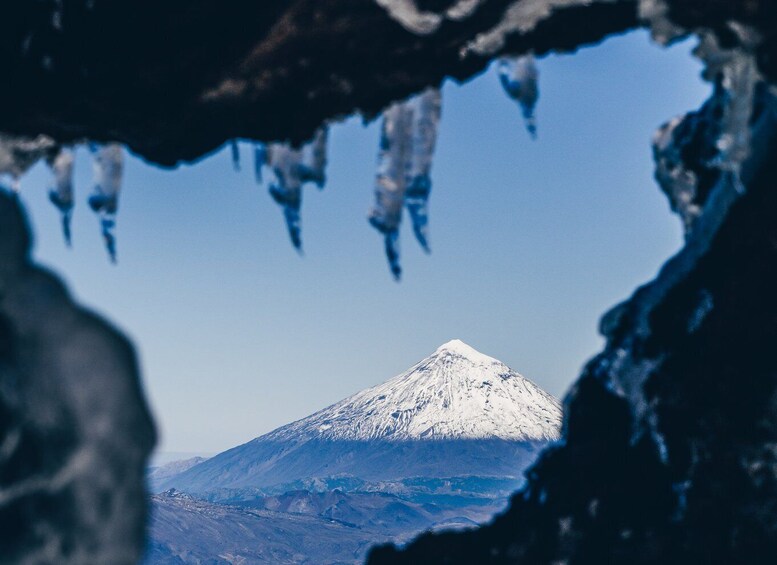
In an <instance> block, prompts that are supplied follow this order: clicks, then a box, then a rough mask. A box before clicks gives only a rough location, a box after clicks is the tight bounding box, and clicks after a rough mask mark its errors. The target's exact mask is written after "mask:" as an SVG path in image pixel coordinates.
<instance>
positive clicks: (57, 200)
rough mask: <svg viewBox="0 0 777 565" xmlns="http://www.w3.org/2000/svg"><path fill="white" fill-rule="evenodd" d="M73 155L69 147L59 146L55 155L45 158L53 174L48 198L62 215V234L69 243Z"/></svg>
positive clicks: (72, 203)
mask: <svg viewBox="0 0 777 565" xmlns="http://www.w3.org/2000/svg"><path fill="white" fill-rule="evenodd" d="M74 161H75V155H74V153H73V151H72V150H71V149H68V148H65V147H60V148H59V151H58V152H57V153H56V154H55V155H51V156H49V157H48V158H47V159H46V163H47V164H48V166H49V168H50V169H51V172H52V176H53V181H54V182H53V187H52V188H51V189H50V190H49V200H51V203H52V204H54V206H56V207H57V209H58V210H59V212H60V214H61V216H62V235H63V236H64V238H65V242H66V243H67V244H68V245H70V244H71V235H70V219H71V216H72V214H73V206H74V205H75V201H74V195H73V164H74Z"/></svg>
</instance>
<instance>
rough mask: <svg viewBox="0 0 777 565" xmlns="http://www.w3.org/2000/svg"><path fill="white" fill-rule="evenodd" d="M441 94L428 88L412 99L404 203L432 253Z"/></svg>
mask: <svg viewBox="0 0 777 565" xmlns="http://www.w3.org/2000/svg"><path fill="white" fill-rule="evenodd" d="M441 102H442V99H441V96H440V91H439V90H437V89H433V88H430V89H427V90H426V91H424V92H423V93H422V94H420V95H419V96H416V97H415V98H413V99H412V100H411V101H410V104H411V107H412V110H413V123H412V152H411V155H410V171H409V174H410V178H409V181H408V182H409V184H408V186H407V189H406V190H405V206H406V207H407V211H408V212H409V214H410V219H411V220H412V223H413V232H414V233H415V236H416V239H417V240H418V243H420V244H421V247H422V248H423V249H424V251H426V252H427V253H429V233H428V231H429V230H428V226H429V209H428V202H429V192H430V191H431V189H432V179H431V170H432V157H433V156H434V146H435V144H436V142H437V127H438V125H439V123H440V113H441Z"/></svg>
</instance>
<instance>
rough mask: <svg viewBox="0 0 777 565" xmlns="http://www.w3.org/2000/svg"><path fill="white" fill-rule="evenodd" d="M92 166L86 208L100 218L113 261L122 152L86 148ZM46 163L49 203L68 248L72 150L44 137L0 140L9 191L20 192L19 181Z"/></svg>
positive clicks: (0, 166) (115, 147)
mask: <svg viewBox="0 0 777 565" xmlns="http://www.w3.org/2000/svg"><path fill="white" fill-rule="evenodd" d="M88 147H89V150H90V151H91V153H92V159H93V165H94V173H93V176H94V187H93V190H92V194H91V195H90V196H89V198H88V203H89V206H90V207H91V208H92V210H94V212H95V213H96V214H97V215H98V216H99V218H100V230H101V232H102V236H103V240H104V241H105V247H106V249H107V251H108V256H109V257H110V259H111V261H112V262H115V261H116V236H115V234H114V228H115V226H116V211H117V209H118V203H119V192H120V191H121V181H122V174H123V169H124V152H123V149H122V147H121V145H120V144H118V143H106V144H104V145H98V144H96V143H90V144H89V145H88ZM41 159H43V160H45V162H46V164H47V165H48V167H49V169H50V170H51V173H52V177H53V178H52V181H51V188H50V189H49V199H50V200H51V202H52V203H53V204H54V206H56V207H57V209H58V210H59V212H60V215H61V218H62V233H63V235H64V238H65V242H66V243H67V245H68V246H70V245H71V243H72V236H71V231H70V221H71V218H72V215H73V208H74V207H75V196H74V190H73V170H74V162H75V149H74V148H73V147H66V146H63V145H59V144H57V143H56V142H54V140H52V139H51V138H49V137H46V136H39V137H37V138H35V139H24V138H15V137H9V136H0V174H4V175H8V176H10V177H11V187H12V189H13V190H14V191H18V190H19V179H20V178H21V176H22V175H23V174H24V173H25V172H27V170H29V169H30V168H31V167H32V166H33V165H34V164H35V163H37V162H38V161H39V160H41Z"/></svg>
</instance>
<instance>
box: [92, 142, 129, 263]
mask: <svg viewBox="0 0 777 565" xmlns="http://www.w3.org/2000/svg"><path fill="white" fill-rule="evenodd" d="M91 150H92V154H93V156H94V160H93V164H94V188H93V189H92V194H91V196H90V197H89V206H90V207H91V208H92V210H94V211H95V212H96V213H97V214H98V216H99V217H100V231H101V233H102V236H103V241H104V242H105V249H106V250H107V251H108V256H109V257H110V259H111V261H112V262H116V236H115V234H114V229H115V227H116V212H117V211H118V207H119V192H120V191H121V181H122V176H123V172H124V153H123V150H122V148H121V145H119V144H118V143H108V144H106V145H101V146H97V145H92V146H91Z"/></svg>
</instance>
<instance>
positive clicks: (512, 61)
mask: <svg viewBox="0 0 777 565" xmlns="http://www.w3.org/2000/svg"><path fill="white" fill-rule="evenodd" d="M498 72H499V80H500V82H501V83H502V88H504V89H505V92H506V93H507V95H508V96H510V98H512V99H513V100H515V101H516V102H518V104H519V105H520V107H521V114H523V119H524V121H525V122H526V129H527V130H528V131H529V134H530V135H531V136H532V137H536V136H537V122H536V119H535V117H534V107H535V106H536V105H537V99H538V98H539V88H538V86H537V78H538V76H539V72H538V71H537V66H536V64H535V62H534V57H533V56H532V55H526V56H524V57H510V58H503V59H500V60H499V63H498Z"/></svg>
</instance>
